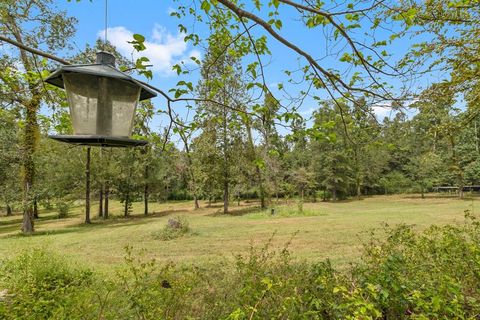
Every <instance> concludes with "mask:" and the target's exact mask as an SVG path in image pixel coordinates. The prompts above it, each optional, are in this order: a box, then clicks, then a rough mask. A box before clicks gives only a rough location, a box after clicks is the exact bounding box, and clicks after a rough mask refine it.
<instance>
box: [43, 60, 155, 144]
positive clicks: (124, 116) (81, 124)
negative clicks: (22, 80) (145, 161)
mask: <svg viewBox="0 0 480 320" xmlns="http://www.w3.org/2000/svg"><path fill="white" fill-rule="evenodd" d="M45 81H46V82H47V83H49V84H52V85H54V86H57V87H59V88H63V89H65V91H66V93H67V100H68V105H69V108H70V116H71V118H72V126H73V133H74V134H73V135H51V136H50V138H52V139H55V140H59V141H63V142H67V143H71V144H78V145H89V146H111V147H126V146H141V145H145V144H147V142H146V141H142V140H134V139H131V138H130V136H131V134H132V129H133V122H134V116H135V109H136V107H137V104H138V101H141V100H146V99H150V98H153V97H156V96H157V94H156V93H155V92H154V91H152V90H151V89H149V88H148V87H146V86H145V85H143V84H142V83H140V82H139V81H137V80H135V79H134V78H132V77H130V76H129V75H127V74H125V73H123V72H122V71H120V70H118V69H116V68H115V57H114V56H113V55H111V54H109V53H107V52H98V53H97V60H96V63H95V64H81V65H64V66H61V67H59V68H58V69H57V70H56V71H55V72H53V73H52V74H51V75H50V76H49V77H48V78H47V79H46V80H45Z"/></svg>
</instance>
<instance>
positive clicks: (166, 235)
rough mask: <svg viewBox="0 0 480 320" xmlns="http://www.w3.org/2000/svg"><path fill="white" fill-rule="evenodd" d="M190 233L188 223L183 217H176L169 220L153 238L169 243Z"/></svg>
mask: <svg viewBox="0 0 480 320" xmlns="http://www.w3.org/2000/svg"><path fill="white" fill-rule="evenodd" d="M188 232H190V227H189V223H188V221H187V220H186V219H185V218H183V217H175V218H172V219H168V222H167V224H166V225H165V226H164V227H163V229H162V230H160V231H158V232H155V233H153V237H154V238H155V239H158V240H162V241H168V240H173V239H176V238H179V237H182V236H184V235H185V234H187V233H188Z"/></svg>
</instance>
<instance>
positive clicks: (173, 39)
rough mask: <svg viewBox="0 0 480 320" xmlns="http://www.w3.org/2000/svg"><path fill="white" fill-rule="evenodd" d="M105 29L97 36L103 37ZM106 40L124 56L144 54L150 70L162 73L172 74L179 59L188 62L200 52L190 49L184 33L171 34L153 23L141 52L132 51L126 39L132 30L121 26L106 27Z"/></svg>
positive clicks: (130, 36) (130, 39)
mask: <svg viewBox="0 0 480 320" xmlns="http://www.w3.org/2000/svg"><path fill="white" fill-rule="evenodd" d="M104 32H105V30H101V31H99V32H98V36H99V37H103V34H104ZM107 33H108V41H109V42H111V43H112V44H113V45H114V46H115V47H116V48H117V50H118V51H119V52H120V53H121V54H123V55H125V56H126V57H132V55H133V59H136V58H138V57H140V56H145V57H147V58H148V59H150V62H149V63H147V64H152V65H153V66H152V67H151V70H152V71H153V72H156V73H160V74H162V75H167V76H168V75H173V74H174V73H173V71H172V66H173V65H174V64H176V63H179V62H180V61H184V62H185V63H190V62H191V60H190V57H191V56H194V57H196V58H200V56H201V54H200V52H199V51H198V50H190V51H189V48H188V46H187V43H186V42H185V41H184V40H183V39H184V37H185V34H184V33H177V34H176V35H173V34H171V33H170V32H169V31H168V30H167V29H166V28H165V27H163V26H161V25H159V24H155V26H154V27H153V29H152V32H151V36H150V38H148V37H146V38H147V40H145V43H144V44H145V46H146V47H147V49H146V50H144V51H142V52H140V53H139V52H136V51H134V49H133V47H132V45H131V44H130V43H128V41H132V40H133V34H134V32H132V31H130V30H128V29H127V28H125V27H123V26H119V27H113V28H108V29H107Z"/></svg>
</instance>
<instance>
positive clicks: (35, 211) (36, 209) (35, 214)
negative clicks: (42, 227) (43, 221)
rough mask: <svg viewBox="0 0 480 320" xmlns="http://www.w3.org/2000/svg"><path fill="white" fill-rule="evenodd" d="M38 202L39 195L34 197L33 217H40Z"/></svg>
mask: <svg viewBox="0 0 480 320" xmlns="http://www.w3.org/2000/svg"><path fill="white" fill-rule="evenodd" d="M38 217H39V216H38V203H37V197H34V198H33V218H34V219H38Z"/></svg>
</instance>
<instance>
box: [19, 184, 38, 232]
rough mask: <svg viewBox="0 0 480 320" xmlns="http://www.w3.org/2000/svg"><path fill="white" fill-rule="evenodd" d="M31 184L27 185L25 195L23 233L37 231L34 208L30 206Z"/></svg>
mask: <svg viewBox="0 0 480 320" xmlns="http://www.w3.org/2000/svg"><path fill="white" fill-rule="evenodd" d="M29 189H30V184H29V183H28V182H26V183H25V187H24V195H23V221H22V232H23V233H27V234H28V233H32V232H34V231H35V226H34V223H33V210H32V206H31V205H30V204H29V199H28V195H29V193H30V190H29Z"/></svg>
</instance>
